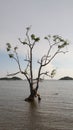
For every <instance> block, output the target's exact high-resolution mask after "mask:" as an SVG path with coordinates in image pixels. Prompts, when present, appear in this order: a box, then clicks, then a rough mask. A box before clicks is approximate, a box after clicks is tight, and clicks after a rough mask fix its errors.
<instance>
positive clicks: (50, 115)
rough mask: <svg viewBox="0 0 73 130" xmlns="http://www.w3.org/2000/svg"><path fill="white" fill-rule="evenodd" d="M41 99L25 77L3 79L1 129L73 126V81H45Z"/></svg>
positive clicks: (42, 129) (66, 129)
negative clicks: (32, 98)
mask: <svg viewBox="0 0 73 130" xmlns="http://www.w3.org/2000/svg"><path fill="white" fill-rule="evenodd" d="M39 92H40V94H41V98H42V100H41V102H38V100H37V99H36V100H35V102H34V103H27V102H25V101H24V99H25V98H26V97H28V96H29V86H28V83H27V82H26V81H0V130H73V81H44V82H42V83H41V84H40V88H39Z"/></svg>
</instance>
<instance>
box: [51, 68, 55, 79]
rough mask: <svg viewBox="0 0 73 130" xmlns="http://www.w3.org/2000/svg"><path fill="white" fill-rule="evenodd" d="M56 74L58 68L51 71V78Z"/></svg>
mask: <svg viewBox="0 0 73 130" xmlns="http://www.w3.org/2000/svg"><path fill="white" fill-rule="evenodd" d="M55 74H56V70H55V69H53V70H52V72H51V78H53V77H54V75H55Z"/></svg>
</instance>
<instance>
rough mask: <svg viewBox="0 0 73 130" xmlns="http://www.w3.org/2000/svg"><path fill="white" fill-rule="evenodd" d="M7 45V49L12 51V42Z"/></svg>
mask: <svg viewBox="0 0 73 130" xmlns="http://www.w3.org/2000/svg"><path fill="white" fill-rule="evenodd" d="M6 45H7V51H10V49H11V44H10V43H7V44H6Z"/></svg>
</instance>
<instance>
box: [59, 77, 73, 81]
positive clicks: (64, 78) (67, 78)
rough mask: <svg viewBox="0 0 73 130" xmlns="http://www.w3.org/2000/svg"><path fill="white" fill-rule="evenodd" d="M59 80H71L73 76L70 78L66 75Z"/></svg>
mask: <svg viewBox="0 0 73 130" xmlns="http://www.w3.org/2000/svg"><path fill="white" fill-rule="evenodd" d="M59 80H73V78H72V77H68V76H66V77H62V78H60V79H59Z"/></svg>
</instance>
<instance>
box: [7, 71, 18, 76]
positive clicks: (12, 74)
mask: <svg viewBox="0 0 73 130" xmlns="http://www.w3.org/2000/svg"><path fill="white" fill-rule="evenodd" d="M19 73H20V71H18V72H16V73H11V74H7V76H14V75H17V74H19Z"/></svg>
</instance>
